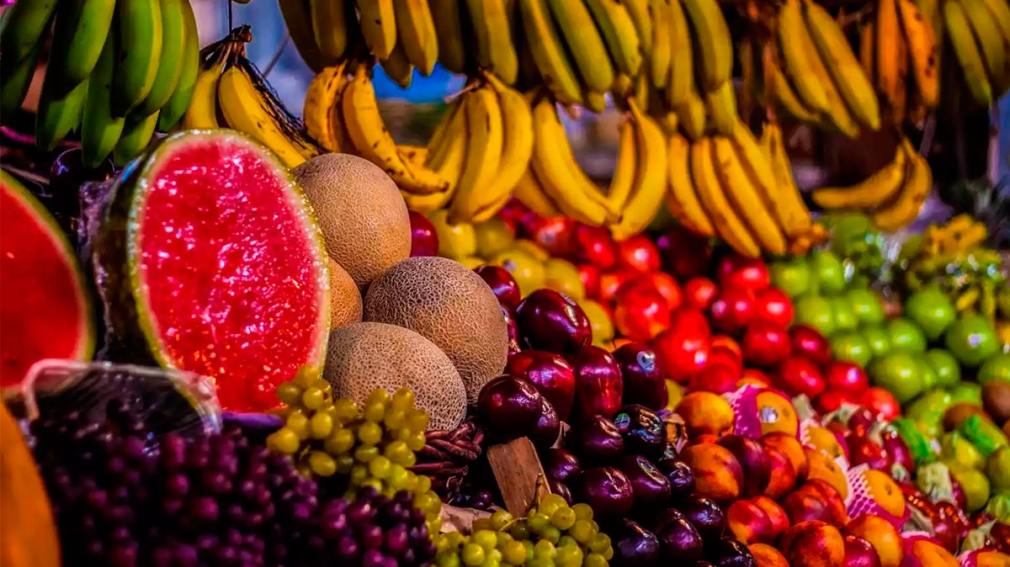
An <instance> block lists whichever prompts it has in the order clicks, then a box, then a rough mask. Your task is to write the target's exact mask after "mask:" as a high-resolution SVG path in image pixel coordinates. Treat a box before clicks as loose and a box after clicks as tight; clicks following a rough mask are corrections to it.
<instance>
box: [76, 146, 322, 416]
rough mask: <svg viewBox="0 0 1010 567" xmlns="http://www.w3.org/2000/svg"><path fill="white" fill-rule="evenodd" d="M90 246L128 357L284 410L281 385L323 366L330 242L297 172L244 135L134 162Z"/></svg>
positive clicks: (112, 336)
mask: <svg viewBox="0 0 1010 567" xmlns="http://www.w3.org/2000/svg"><path fill="white" fill-rule="evenodd" d="M92 250H93V254H94V258H95V261H94V263H95V266H96V274H97V276H98V279H99V288H100V291H101V293H102V297H103V301H104V303H105V314H106V325H107V327H108V329H109V333H108V337H107V342H108V343H109V344H108V347H107V348H108V349H109V350H110V352H114V353H119V357H121V358H128V359H131V360H136V359H137V358H138V355H139V354H140V353H143V354H144V355H146V357H149V359H151V360H153V361H154V362H156V363H158V364H160V365H161V366H163V367H167V368H176V369H180V370H186V371H189V372H195V373H198V374H202V375H205V376H208V377H211V378H213V379H214V380H215V381H216V385H217V392H218V399H219V401H220V404H221V407H222V409H224V410H229V411H235V412H247V411H248V412H254V411H265V410H268V409H270V408H272V407H274V406H275V405H277V403H278V402H277V398H276V396H275V394H274V391H275V389H276V387H277V385H278V384H280V383H281V382H284V381H287V380H290V379H292V378H293V377H294V376H295V375H296V374H297V373H298V371H299V369H301V368H302V367H306V366H307V367H315V368H319V367H321V364H322V360H323V357H324V355H325V352H326V339H327V336H328V335H327V333H328V329H329V318H330V310H329V303H330V299H329V293H330V292H329V274H328V272H327V269H328V268H327V262H326V259H327V256H326V252H325V248H324V245H323V240H322V234H321V233H320V231H319V227H318V225H317V224H316V220H315V217H314V214H313V212H312V210H311V208H310V206H309V204H308V202H307V201H306V199H305V197H304V196H303V195H302V192H301V190H300V189H299V188H298V186H297V184H296V183H295V181H294V180H293V179H292V178H291V177H290V176H289V174H288V171H287V169H285V168H284V166H283V165H281V163H280V161H278V159H277V158H276V157H275V156H274V155H273V154H272V153H271V152H270V151H269V150H267V149H266V148H264V147H263V146H261V145H259V144H258V143H256V142H254V141H252V140H251V139H249V138H247V137H245V136H244V135H242V134H240V133H238V132H235V131H232V130H196V131H187V132H180V133H177V134H174V135H172V136H170V137H168V138H165V139H164V140H163V141H161V143H159V144H158V145H157V146H156V147H155V148H154V149H153V150H152V151H151V152H150V153H149V154H148V155H147V156H145V157H144V158H143V159H139V160H135V161H134V162H132V163H131V164H130V165H129V166H128V167H127V168H126V169H124V170H123V171H122V172H121V173H120V175H119V177H118V178H117V180H116V182H115V184H114V186H113V187H112V191H111V195H110V197H109V204H108V205H107V207H106V210H105V212H104V219H103V220H102V222H101V225H100V227H99V229H98V234H97V235H95V236H94V241H93V244H92ZM123 353H129V354H123Z"/></svg>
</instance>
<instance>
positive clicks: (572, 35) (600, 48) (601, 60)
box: [547, 0, 616, 93]
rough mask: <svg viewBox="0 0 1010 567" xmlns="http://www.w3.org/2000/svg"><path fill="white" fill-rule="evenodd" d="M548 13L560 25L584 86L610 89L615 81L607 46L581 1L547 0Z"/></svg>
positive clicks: (597, 89) (598, 90) (594, 88)
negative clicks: (549, 12) (549, 11)
mask: <svg viewBox="0 0 1010 567" xmlns="http://www.w3.org/2000/svg"><path fill="white" fill-rule="evenodd" d="M547 4H548V5H549V6H550V7H551V13H552V14H554V18H555V19H556V20H557V22H558V24H559V27H560V28H561V35H563V36H564V37H565V42H566V43H568V49H569V52H570V53H571V54H572V57H574V58H575V65H576V67H578V69H579V75H581V76H582V80H583V82H584V83H585V84H586V87H587V88H588V89H589V90H590V91H592V92H597V93H604V92H607V91H608V90H610V87H611V86H613V84H614V77H615V76H616V73H614V67H613V65H612V64H611V63H610V56H609V55H608V54H607V46H606V45H605V44H604V43H603V38H602V37H600V32H599V31H598V30H597V29H596V24H595V23H593V15H592V14H590V13H589V9H588V8H587V7H586V5H585V4H583V3H582V2H581V1H575V2H573V1H571V0H547Z"/></svg>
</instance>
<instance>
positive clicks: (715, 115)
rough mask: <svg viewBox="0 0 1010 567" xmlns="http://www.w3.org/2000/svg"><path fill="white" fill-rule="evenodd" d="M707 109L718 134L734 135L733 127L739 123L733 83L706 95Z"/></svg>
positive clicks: (726, 83)
mask: <svg viewBox="0 0 1010 567" xmlns="http://www.w3.org/2000/svg"><path fill="white" fill-rule="evenodd" d="M705 108H706V109H707V110H708V117H709V120H710V123H711V125H712V128H713V129H714V130H715V131H716V132H717V133H719V134H722V135H723V136H728V135H730V134H732V133H733V126H734V125H735V124H736V123H737V121H738V118H737V111H736V94H735V93H734V90H733V81H725V82H724V83H723V84H721V85H719V86H718V87H717V88H716V89H715V90H711V91H708V92H707V93H705Z"/></svg>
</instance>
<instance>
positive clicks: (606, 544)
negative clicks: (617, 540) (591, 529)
mask: <svg viewBox="0 0 1010 567" xmlns="http://www.w3.org/2000/svg"><path fill="white" fill-rule="evenodd" d="M609 548H610V536H608V535H607V534H604V533H598V534H596V535H595V536H593V540H592V541H590V542H589V550H590V551H595V552H596V553H603V552H604V551H606V550H607V549H609Z"/></svg>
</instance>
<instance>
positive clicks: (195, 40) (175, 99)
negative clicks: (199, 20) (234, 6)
mask: <svg viewBox="0 0 1010 567" xmlns="http://www.w3.org/2000/svg"><path fill="white" fill-rule="evenodd" d="M182 11H183V16H184V19H183V23H184V24H185V25H186V45H185V47H183V50H182V63H181V64H180V65H179V67H181V70H180V71H179V80H178V81H176V84H175V90H174V91H172V96H170V97H169V98H168V101H167V102H165V105H164V106H162V107H161V112H160V113H159V114H158V130H161V131H162V132H167V131H169V130H171V129H172V128H174V127H175V125H176V124H178V123H179V120H181V119H182V117H183V115H184V114H186V109H187V108H189V101H190V99H191V98H192V97H193V87H195V86H196V77H197V75H199V73H200V36H199V34H198V33H197V28H196V16H195V15H194V14H193V7H192V6H190V4H189V1H188V0H187V1H185V2H183V6H182Z"/></svg>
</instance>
